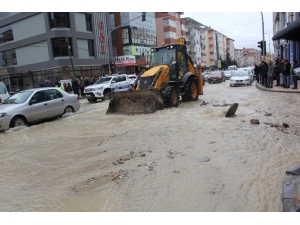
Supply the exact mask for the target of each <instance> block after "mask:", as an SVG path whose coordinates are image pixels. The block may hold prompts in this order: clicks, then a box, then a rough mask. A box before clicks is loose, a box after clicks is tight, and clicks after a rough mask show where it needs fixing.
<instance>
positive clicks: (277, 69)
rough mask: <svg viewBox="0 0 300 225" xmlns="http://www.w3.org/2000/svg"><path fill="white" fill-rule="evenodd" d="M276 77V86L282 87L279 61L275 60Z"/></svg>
mask: <svg viewBox="0 0 300 225" xmlns="http://www.w3.org/2000/svg"><path fill="white" fill-rule="evenodd" d="M274 76H275V79H276V85H275V86H280V68H279V60H278V59H276V60H275V65H274Z"/></svg>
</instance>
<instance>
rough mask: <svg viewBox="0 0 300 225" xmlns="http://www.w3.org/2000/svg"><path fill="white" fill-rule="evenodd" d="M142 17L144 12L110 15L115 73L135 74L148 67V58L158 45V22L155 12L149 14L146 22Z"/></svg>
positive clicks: (111, 56)
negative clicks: (149, 53) (152, 48)
mask: <svg viewBox="0 0 300 225" xmlns="http://www.w3.org/2000/svg"><path fill="white" fill-rule="evenodd" d="M141 16H142V12H113V13H110V21H111V27H112V31H111V39H112V46H113V52H112V54H111V55H110V58H113V59H114V64H115V68H114V69H113V72H116V73H134V72H138V71H139V70H140V69H141V67H144V66H146V56H147V54H148V52H149V51H150V49H151V47H153V46H156V44H157V43H156V21H155V13H154V12H147V13H146V20H145V21H142V17H141ZM118 27H120V28H118ZM115 28H117V29H115ZM114 29H115V30H114Z"/></svg>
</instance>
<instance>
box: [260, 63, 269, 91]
mask: <svg viewBox="0 0 300 225" xmlns="http://www.w3.org/2000/svg"><path fill="white" fill-rule="evenodd" d="M261 76H262V80H263V84H262V85H263V86H264V87H268V64H267V63H266V62H265V61H262V70H261Z"/></svg>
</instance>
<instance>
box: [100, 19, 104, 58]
mask: <svg viewBox="0 0 300 225" xmlns="http://www.w3.org/2000/svg"><path fill="white" fill-rule="evenodd" d="M98 27H99V29H100V30H104V23H103V21H102V20H100V21H99V22H98ZM99 40H100V42H101V53H103V54H105V35H104V34H103V33H102V31H101V33H100V35H99Z"/></svg>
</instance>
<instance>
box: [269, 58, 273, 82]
mask: <svg viewBox="0 0 300 225" xmlns="http://www.w3.org/2000/svg"><path fill="white" fill-rule="evenodd" d="M268 66H269V68H268V88H273V76H274V65H273V62H272V61H271V60H270V61H269V63H268Z"/></svg>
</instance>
